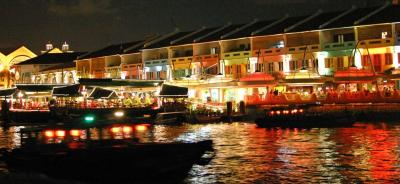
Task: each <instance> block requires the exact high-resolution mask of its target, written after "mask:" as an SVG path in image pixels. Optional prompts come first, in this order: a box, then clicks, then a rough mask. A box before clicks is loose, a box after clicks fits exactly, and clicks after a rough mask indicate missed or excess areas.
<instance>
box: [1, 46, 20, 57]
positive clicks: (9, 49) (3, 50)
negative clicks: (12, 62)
mask: <svg viewBox="0 0 400 184" xmlns="http://www.w3.org/2000/svg"><path fill="white" fill-rule="evenodd" d="M20 47H21V46H19V47H5V48H0V53H2V54H4V55H6V56H7V55H9V54H11V53H12V52H14V51H15V50H17V49H19V48H20Z"/></svg>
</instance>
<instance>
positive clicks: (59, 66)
mask: <svg viewBox="0 0 400 184" xmlns="http://www.w3.org/2000/svg"><path fill="white" fill-rule="evenodd" d="M75 66H76V63H75V62H68V63H61V64H57V65H55V66H51V67H48V68H45V69H42V70H40V72H44V71H51V70H59V69H66V68H73V67H75Z"/></svg>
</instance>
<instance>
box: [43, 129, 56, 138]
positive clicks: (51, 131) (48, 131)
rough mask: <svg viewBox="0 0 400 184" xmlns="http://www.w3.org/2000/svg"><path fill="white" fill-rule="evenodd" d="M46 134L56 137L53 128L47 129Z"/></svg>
mask: <svg viewBox="0 0 400 184" xmlns="http://www.w3.org/2000/svg"><path fill="white" fill-rule="evenodd" d="M44 135H45V136H46V137H54V131H53V130H46V131H45V132H44Z"/></svg>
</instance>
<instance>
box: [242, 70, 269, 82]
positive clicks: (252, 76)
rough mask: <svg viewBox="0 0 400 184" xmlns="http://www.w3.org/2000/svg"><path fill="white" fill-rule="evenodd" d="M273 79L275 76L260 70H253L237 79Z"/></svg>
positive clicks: (247, 80)
mask: <svg viewBox="0 0 400 184" xmlns="http://www.w3.org/2000/svg"><path fill="white" fill-rule="evenodd" d="M273 80H275V78H274V77H273V76H272V75H270V74H267V73H262V72H255V73H252V74H249V75H246V76H244V77H242V78H240V79H239V81H240V82H249V81H273Z"/></svg>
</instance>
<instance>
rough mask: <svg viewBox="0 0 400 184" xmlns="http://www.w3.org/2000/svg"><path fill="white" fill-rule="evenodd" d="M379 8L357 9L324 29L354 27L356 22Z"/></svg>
mask: <svg viewBox="0 0 400 184" xmlns="http://www.w3.org/2000/svg"><path fill="white" fill-rule="evenodd" d="M377 8H379V7H370V8H357V9H355V10H354V11H352V12H350V13H349V14H347V15H345V16H343V17H341V18H339V19H337V20H335V21H333V22H331V23H330V24H328V25H326V26H325V27H324V28H326V29H329V28H341V27H351V26H353V25H354V22H355V21H357V20H359V19H361V18H363V17H364V16H366V15H368V14H369V13H371V12H373V11H374V10H376V9H377Z"/></svg>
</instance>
